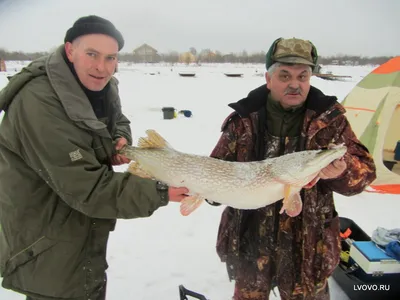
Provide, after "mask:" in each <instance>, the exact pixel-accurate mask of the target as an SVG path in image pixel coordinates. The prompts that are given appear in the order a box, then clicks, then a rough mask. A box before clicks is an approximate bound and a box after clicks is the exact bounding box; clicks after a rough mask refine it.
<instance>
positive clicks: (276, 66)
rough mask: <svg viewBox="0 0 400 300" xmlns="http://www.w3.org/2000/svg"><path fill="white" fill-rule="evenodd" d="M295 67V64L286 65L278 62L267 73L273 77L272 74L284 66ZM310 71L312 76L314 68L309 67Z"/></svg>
mask: <svg viewBox="0 0 400 300" xmlns="http://www.w3.org/2000/svg"><path fill="white" fill-rule="evenodd" d="M293 65H294V64H285V63H281V62H276V63H273V64H272V65H271V66H270V67H269V68H268V70H267V72H268V73H269V74H270V75H272V74H273V73H274V72H275V70H276V69H278V68H279V67H282V66H293ZM308 70H309V71H310V74H312V68H311V66H308Z"/></svg>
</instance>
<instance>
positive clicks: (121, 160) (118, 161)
mask: <svg viewBox="0 0 400 300" xmlns="http://www.w3.org/2000/svg"><path fill="white" fill-rule="evenodd" d="M127 144H128V141H127V140H126V138H124V137H121V138H119V139H118V140H117V143H116V144H115V150H117V151H118V150H121V149H122V148H123V147H124V146H125V145H127ZM130 161H131V160H130V159H129V158H127V157H125V156H123V155H121V154H115V155H113V157H112V158H111V164H112V165H113V166H118V165H123V164H128V163H129V162H130Z"/></svg>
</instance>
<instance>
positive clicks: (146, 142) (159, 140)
mask: <svg viewBox="0 0 400 300" xmlns="http://www.w3.org/2000/svg"><path fill="white" fill-rule="evenodd" d="M146 134H147V137H141V138H139V141H138V147H139V148H171V146H170V145H169V144H168V142H167V141H166V140H165V139H164V138H163V137H162V136H161V135H160V134H159V133H158V132H157V131H155V130H153V129H149V130H146Z"/></svg>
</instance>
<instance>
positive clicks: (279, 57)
mask: <svg viewBox="0 0 400 300" xmlns="http://www.w3.org/2000/svg"><path fill="white" fill-rule="evenodd" d="M317 59H318V54H317V50H316V48H315V46H314V45H313V44H312V43H311V42H310V41H307V40H302V39H296V38H291V39H283V38H279V39H277V40H275V41H274V43H273V44H272V45H271V47H270V49H269V50H268V53H267V56H266V67H267V69H268V68H269V67H270V66H271V65H272V64H273V63H275V62H282V63H289V64H304V65H309V66H311V67H315V65H316V63H317Z"/></svg>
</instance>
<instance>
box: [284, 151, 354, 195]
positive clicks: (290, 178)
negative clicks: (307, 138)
mask: <svg viewBox="0 0 400 300" xmlns="http://www.w3.org/2000/svg"><path fill="white" fill-rule="evenodd" d="M346 151H347V147H346V146H344V145H338V146H333V147H330V148H329V149H323V150H310V151H301V152H296V153H292V154H290V155H288V156H287V159H286V160H285V159H284V157H282V159H283V160H282V165H281V166H280V168H279V167H277V168H276V169H278V168H279V169H280V170H281V171H280V172H279V173H280V174H276V175H278V181H280V182H283V183H285V184H290V185H294V186H299V187H300V186H304V185H306V184H307V183H309V182H310V181H311V180H312V179H314V178H315V177H316V176H317V175H318V173H319V172H320V171H321V170H322V169H323V168H325V167H326V166H328V165H329V164H330V163H331V162H333V161H334V160H335V159H339V158H341V157H343V155H344V154H345V153H346Z"/></svg>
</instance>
